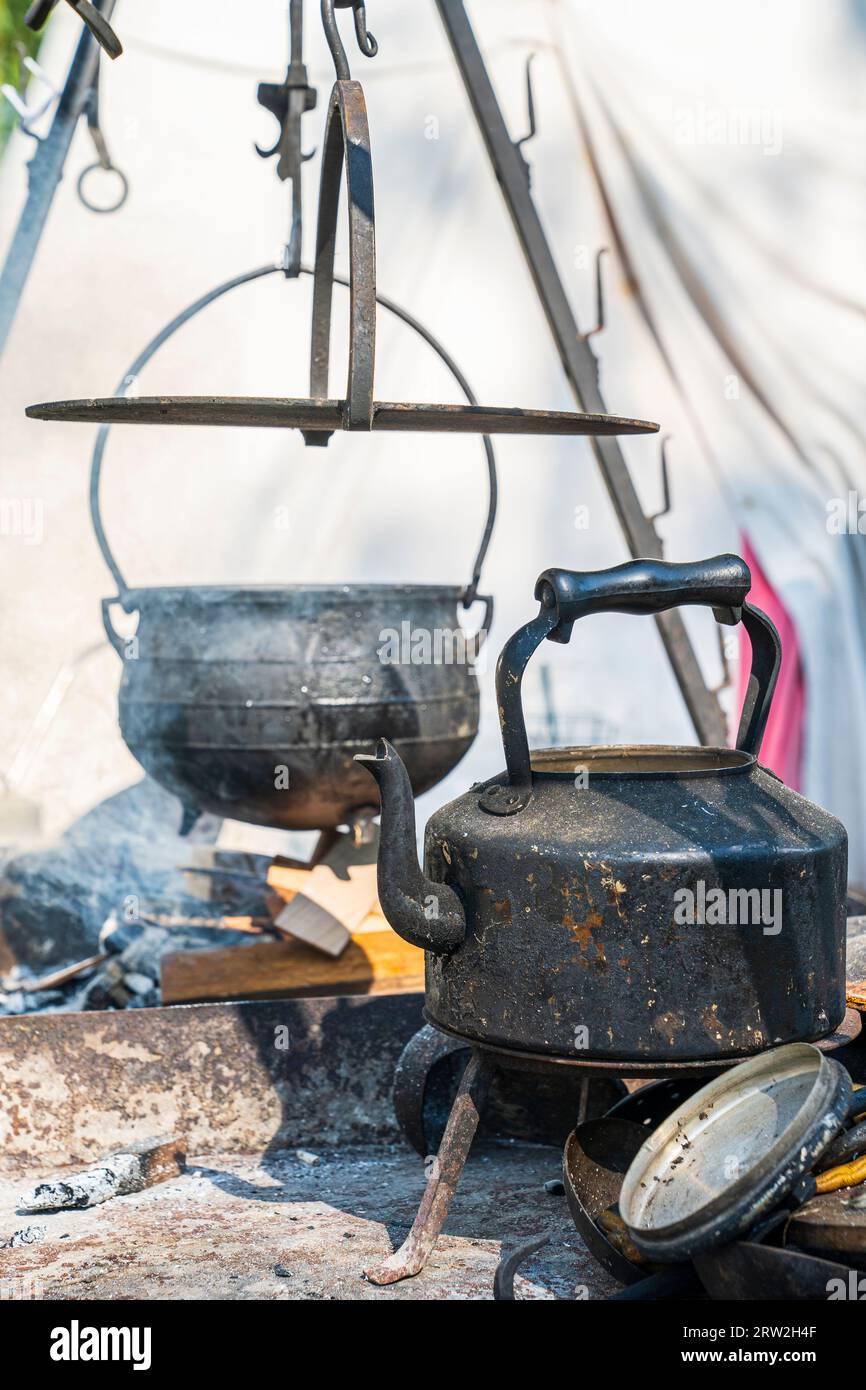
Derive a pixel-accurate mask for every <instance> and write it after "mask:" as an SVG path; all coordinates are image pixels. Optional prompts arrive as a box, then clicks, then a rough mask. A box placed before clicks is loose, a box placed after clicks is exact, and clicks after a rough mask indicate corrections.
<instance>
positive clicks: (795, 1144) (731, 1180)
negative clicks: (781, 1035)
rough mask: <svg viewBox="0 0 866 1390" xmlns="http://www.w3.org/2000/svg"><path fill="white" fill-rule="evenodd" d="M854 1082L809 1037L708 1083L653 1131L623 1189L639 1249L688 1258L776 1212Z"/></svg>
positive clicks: (830, 1134) (840, 1115) (623, 1208)
mask: <svg viewBox="0 0 866 1390" xmlns="http://www.w3.org/2000/svg"><path fill="white" fill-rule="evenodd" d="M850 1096H851V1080H850V1077H849V1076H848V1073H847V1072H846V1071H845V1069H844V1068H843V1067H841V1066H840V1065H839V1063H838V1062H836V1061H833V1059H832V1058H829V1057H826V1056H823V1055H822V1053H821V1052H819V1050H818V1048H816V1047H813V1046H812V1044H811V1043H790V1044H788V1045H787V1046H785V1047H780V1048H777V1049H776V1050H775V1051H773V1052H769V1053H764V1054H762V1055H761V1056H759V1057H753V1058H751V1059H750V1060H749V1061H747V1062H743V1063H741V1064H740V1065H739V1066H737V1067H734V1068H732V1070H730V1071H728V1072H726V1073H725V1074H724V1075H723V1076H720V1077H717V1078H716V1079H715V1080H714V1081H711V1082H709V1084H708V1085H706V1086H702V1087H701V1089H700V1090H699V1091H696V1092H695V1094H694V1095H693V1096H690V1097H689V1099H688V1100H686V1101H684V1102H683V1104H682V1105H680V1106H679V1107H678V1108H677V1109H676V1110H674V1112H673V1113H672V1114H671V1115H669V1116H668V1118H667V1119H666V1120H665V1121H664V1122H663V1123H662V1124H661V1125H660V1126H659V1127H658V1129H657V1130H655V1132H654V1133H653V1134H651V1135H650V1136H649V1138H648V1139H647V1140H646V1142H645V1143H644V1144H643V1145H642V1146H641V1149H640V1150H639V1152H638V1153H637V1155H636V1156H635V1159H634V1161H633V1162H632V1164H631V1167H630V1168H629V1170H628V1173H627V1174H626V1176H625V1180H624V1182H623V1185H622V1191H621V1193H620V1213H621V1215H622V1218H623V1221H624V1222H625V1225H626V1227H627V1229H628V1231H629V1234H630V1235H631V1237H632V1240H633V1241H634V1244H635V1246H636V1247H637V1248H638V1250H640V1251H641V1253H642V1254H644V1255H647V1256H651V1257H652V1258H654V1259H657V1260H661V1261H665V1262H668V1261H678V1260H684V1259H690V1258H692V1257H693V1256H694V1255H696V1254H700V1253H701V1252H703V1251H706V1250H710V1249H713V1248H714V1247H716V1246H719V1245H723V1244H726V1243H727V1242H728V1241H732V1240H736V1239H737V1238H738V1237H739V1236H741V1235H743V1234H744V1233H745V1232H746V1231H748V1230H749V1229H750V1228H751V1227H752V1226H753V1225H754V1223H755V1222H756V1221H757V1220H758V1219H759V1218H760V1217H762V1216H763V1215H765V1214H767V1213H768V1212H770V1211H772V1210H774V1209H775V1208H776V1207H777V1206H778V1205H779V1203H780V1202H781V1201H782V1200H783V1199H784V1198H785V1196H786V1195H787V1193H788V1192H790V1190H791V1189H792V1187H793V1186H794V1184H795V1183H796V1182H797V1180H798V1179H799V1178H800V1177H801V1176H802V1175H803V1174H804V1173H807V1172H809V1171H810V1170H811V1168H812V1167H813V1165H814V1163H815V1160H816V1158H817V1157H818V1156H819V1155H820V1154H821V1153H822V1152H823V1150H824V1149H825V1148H826V1147H827V1145H828V1144H829V1143H830V1141H831V1140H832V1139H833V1138H834V1137H835V1135H836V1134H837V1133H838V1132H839V1130H840V1129H841V1128H842V1126H843V1124H844V1120H845V1116H846V1113H847V1107H848V1104H849V1100H850Z"/></svg>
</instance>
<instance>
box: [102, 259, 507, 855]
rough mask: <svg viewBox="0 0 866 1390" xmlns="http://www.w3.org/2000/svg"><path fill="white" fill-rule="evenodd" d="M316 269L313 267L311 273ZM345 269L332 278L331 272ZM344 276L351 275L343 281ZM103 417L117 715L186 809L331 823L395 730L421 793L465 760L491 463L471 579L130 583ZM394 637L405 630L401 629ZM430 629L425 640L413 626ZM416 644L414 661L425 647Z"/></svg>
mask: <svg viewBox="0 0 866 1390" xmlns="http://www.w3.org/2000/svg"><path fill="white" fill-rule="evenodd" d="M279 270H280V267H279V266H265V267H262V268H260V269H259V270H255V271H252V272H250V273H248V274H246V275H242V276H239V277H237V278H236V279H234V280H230V281H227V282H226V283H225V284H223V285H220V286H218V287H217V288H216V289H215V290H212V291H210V292H209V293H208V294H206V295H204V296H203V297H202V298H201V299H199V300H197V301H196V303H195V304H193V305H191V306H190V307H189V308H188V309H185V310H184V311H183V313H182V314H179V315H178V317H177V318H176V319H174V320H173V321H172V322H171V323H170V324H169V325H167V327H166V328H164V329H163V330H162V331H161V332H160V333H159V334H158V335H157V336H156V337H155V338H154V339H153V340H152V341H151V342H150V343H149V344H148V346H147V347H146V348H145V349H144V351H143V352H142V353H141V355H140V356H139V357H138V358H137V359H136V361H135V362H134V363H133V364H132V366H131V367H130V368H129V371H128V372H127V373H126V374H125V375H124V378H123V383H122V385H121V387H120V389H119V391H118V393H117V394H118V395H123V394H124V393H125V392H126V391H127V390H128V389H129V385H130V383H131V382H132V381H134V380H135V379H137V377H138V375H139V373H140V372H141V369H142V368H143V367H144V365H145V364H146V363H147V362H148V361H149V360H150V358H151V357H152V356H153V354H154V352H155V351H156V350H157V348H159V347H160V346H161V345H162V343H164V342H165V341H166V339H167V338H169V337H170V336H171V335H172V334H173V333H174V332H176V330H177V329H178V328H180V327H181V325H182V324H184V323H186V322H187V320H188V319H189V318H191V317H192V316H193V315H194V314H196V313H198V312H199V311H200V310H201V309H203V308H204V307H205V306H206V305H207V304H210V303H212V302H213V300H214V299H216V298H219V297H220V296H221V295H223V294H225V293H227V292H228V291H229V290H231V289H233V288H234V287H235V286H237V285H242V284H246V283H248V282H249V281H251V280H256V279H259V278H260V277H261V276H264V275H269V274H272V273H276V272H278V271H279ZM303 273H309V272H306V271H305V272H303ZM337 278H338V279H339V277H337ZM342 283H346V282H345V281H342ZM378 299H379V302H380V303H381V304H382V305H383V306H384V307H385V308H386V309H388V310H390V312H392V313H393V314H395V315H396V316H397V317H398V318H400V319H402V320H403V322H405V323H407V324H408V325H409V327H411V328H412V329H413V330H414V331H415V332H417V333H418V334H420V335H421V336H422V337H423V338H424V339H425V341H426V342H428V343H429V344H430V345H431V346H432V347H433V348H434V350H435V351H436V352H437V353H438V354H439V356H440V357H441V358H442V360H443V361H444V363H445V365H446V366H447V367H448V368H449V370H450V371H451V373H452V375H453V376H454V377H455V379H456V380H457V382H458V384H459V385H460V387H461V389H462V390H463V392H464V394H465V395H466V397H467V399H468V400H469V401H470V402H471V403H473V402H474V397H473V395H472V392H471V390H470V388H469V386H468V384H467V383H466V380H465V378H464V377H463V376H462V374H461V373H460V371H459V369H458V367H457V366H456V364H455V363H454V362H453V360H452V359H451V358H450V357H449V356H448V354H447V353H446V352H445V350H444V349H443V348H442V347H441V346H440V344H439V343H437V341H436V340H435V339H434V338H433V337H432V335H431V334H430V333H429V332H428V331H427V330H426V329H425V328H423V326H422V325H420V324H419V323H418V322H417V320H415V319H414V318H413V317H412V316H411V315H410V314H408V313H407V312H406V311H405V310H403V309H401V308H399V307H398V306H397V305H395V304H394V303H393V302H392V301H390V300H387V299H385V298H384V297H383V296H378ZM108 431H109V426H107V425H104V426H103V427H102V428H101V429H100V431H99V435H98V438H97V443H96V449H95V452H94V456H93V465H92V471H91V486H90V504H91V516H92V519H93V526H94V530H95V532H96V538H97V541H98V543H99V546H100V549H101V551H102V554H103V557H104V559H105V561H106V564H107V565H108V567H109V569H110V570H111V573H112V574H113V575H114V578H115V580H116V582H117V587H118V592H117V597H116V598H113V599H105V600H104V601H103V604H102V613H103V621H104V623H105V629H106V632H107V634H108V637H109V640H110V641H111V643H112V645H113V646H114V647H115V649H116V650H117V652H118V653H119V655H120V656H121V658H122V659H123V677H122V680H121V686H120V697H119V706H120V727H121V732H122V734H123V737H124V740H125V742H126V744H127V745H128V747H129V749H130V751H131V752H132V753H133V754H134V756H135V757H136V758H137V759H138V761H139V762H140V763H141V765H142V767H144V768H145V770H146V771H147V772H149V773H150V774H151V776H153V777H154V778H155V779H156V780H157V781H158V782H160V783H161V784H162V785H163V786H164V787H167V788H168V789H169V790H170V791H172V792H174V793H175V794H176V795H177V796H178V797H179V798H180V799H181V801H182V803H183V804H184V807H185V811H186V816H185V820H186V823H187V824H188V823H189V822H190V821H191V820H192V819H194V817H195V815H196V814H197V813H198V812H199V811H202V810H205V811H212V812H215V813H216V814H218V815H223V816H231V817H232V818H234V819H238V820H247V821H253V822H255V823H257V824H260V825H270V826H278V827H281V828H284V829H314V828H317V829H327V828H330V827H333V826H336V825H339V824H341V823H342V822H344V821H345V820H346V819H347V818H348V817H350V816H351V814H352V812H353V811H355V810H357V809H360V808H364V807H369V806H370V803H371V802H372V803H373V805H375V803H376V800H377V798H376V795H375V789H374V788H373V786H372V783H371V782H370V779H369V778H368V777H367V776H366V774H365V773H364V771H363V770H362V769H361V768H360V767H359V766H358V765H357V764H356V763H355V762H354V760H353V755H354V754H355V753H356V752H357V751H358V750H359V749H361V748H364V747H369V746H370V744H371V743H373V742H375V739H376V738H377V737H378V736H379V735H380V734H381V733H382V731H383V730H384V731H386V732H387V734H388V737H389V738H390V739H392V740H393V742H394V744H395V745H396V747H398V748H399V749H400V752H401V755H402V756H403V758H404V760H405V763H406V766H407V769H408V771H409V777H410V780H411V784H412V788H413V791H414V792H415V794H420V793H421V792H424V791H426V790H427V789H428V788H429V787H432V786H434V785H435V784H436V783H437V782H438V781H440V779H441V778H443V777H444V776H445V775H446V773H448V772H450V770H451V769H452V768H453V767H454V765H455V764H456V763H458V762H459V761H460V759H461V758H462V757H463V755H464V753H465V752H466V750H467V749H468V748H469V746H470V744H471V743H472V740H473V739H474V738H475V735H476V733H477V731H478V709H479V700H478V687H477V680H476V675H475V670H474V667H473V659H474V656H475V655H476V654H477V649H478V646H479V645H480V641H481V640H483V637H484V635H485V633H486V630H487V628H488V627H489V624H490V619H491V614H492V608H493V601H492V599H491V598H489V597H486V598H482V599H480V601H481V602H483V603H484V604H485V612H484V617H483V620H482V625H481V629H480V633H479V639H478V640H477V641H476V640H474V639H473V638H471V637H469V636H468V635H467V636H464V635H463V633H462V629H461V627H460V621H459V616H458V613H459V610H460V609H461V608H463V609H466V608H468V607H470V606H471V605H472V604H473V603H474V602H475V601H476V600H478V599H479V595H478V585H479V582H480V574H481V566H482V563H483V560H484V557H485V554H486V551H487V547H488V545H489V542H490V536H491V532H492V528H493V522H494V518H495V513H496V469H495V462H494V457H493V449H492V445H491V443H490V440H489V438H487V437H486V436H484V438H483V443H484V448H485V453H486V459H487V469H488V478H489V483H490V500H489V508H488V515H487V522H486V525H485V529H484V534H483V537H482V541H481V546H480V548H479V552H478V555H477V557H476V560H475V564H474V566H473V572H472V579H471V581H470V583H469V584H468V585H467V586H466V588H465V589H461V588H459V587H457V586H450V585H440V584H340V585H301V584H295V585H284V586H280V587H267V586H259V585H246V586H239V587H224V586H210V587H166V588H147V589H140V588H137V589H131V588H129V587H128V586H127V584H126V581H125V579H124V577H123V575H122V573H121V571H120V569H119V567H118V565H117V562H116V560H115V558H114V555H113V554H112V551H111V548H110V546H109V544H108V539H107V537H106V534H105V530H104V528H103V525H102V518H101V515H100V510H99V484H100V476H101V470H102V459H103V455H104V452H105V445H106V440H107V436H108ZM115 604H119V605H120V607H121V608H122V609H123V610H124V611H125V612H127V613H138V615H139V621H138V629H137V632H136V634H135V637H134V638H133V639H129V638H124V637H122V636H121V635H119V634H118V633H117V631H116V630H115V628H114V626H113V623H112V620H111V608H112V606H113V605H115ZM392 634H396V636H392ZM416 634H422V635H423V634H426V635H427V638H429V653H428V652H427V651H426V649H425V648H424V646H423V642H424V640H425V639H424V637H423V636H422V639H421V645H420V646H418V647H416V648H413V646H412V638H413V635H416ZM419 652H420V655H421V659H420V660H419V659H417V656H418V653H419Z"/></svg>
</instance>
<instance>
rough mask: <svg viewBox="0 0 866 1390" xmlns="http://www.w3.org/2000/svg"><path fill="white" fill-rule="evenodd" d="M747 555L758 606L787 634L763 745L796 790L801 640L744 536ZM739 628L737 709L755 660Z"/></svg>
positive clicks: (799, 782) (768, 763)
mask: <svg viewBox="0 0 866 1390" xmlns="http://www.w3.org/2000/svg"><path fill="white" fill-rule="evenodd" d="M742 554H743V559H744V560H745V561H746V564H747V565H748V566H749V569H750V570H751V572H752V590H751V593H750V594H749V599H750V601H751V602H752V603H754V605H755V607H756V608H761V609H762V610H763V611H764V612H765V613H766V614H767V616H768V617H769V618H771V619H772V621H773V622H774V623H775V625H776V627H777V628H778V630H779V636H780V637H781V639H782V668H781V670H780V672H779V680H778V683H777V685H776V693H775V695H774V697H773V706H772V709H771V710H770V718H769V720H768V721H767V729H766V733H765V734H764V741H763V743H762V744H761V754H760V758H761V762H762V763H763V764H764V766H765V767H769V768H770V769H771V770H772V771H773V772H775V774H776V776H777V777H781V779H782V781H783V782H787V784H788V786H789V787H793V788H794V790H795V791H802V790H803V726H804V722H805V717H806V682H805V678H804V676H803V664H802V661H801V660H800V644H799V642H798V640H797V631H796V628H795V627H794V624H793V622H792V621H791V618H790V616H789V614H788V610H787V609H786V608H785V607H784V605H783V604H782V601H781V599H780V598H779V596H778V594H777V593H776V591H775V589H774V588H773V587H772V585H771V584H770V581H769V580H768V579H767V576H766V575H765V574H764V571H763V570H762V569H761V566H760V565H759V563H758V557H757V556H756V554H755V552H754V550H753V549H752V547H751V546H750V544H749V541H748V538H747V537H746V536H745V535H744V536H743V537H742ZM739 633H740V674H739V681H738V691H737V697H738V698H737V709H738V710H740V709H742V707H743V700H744V698H745V694H746V679H747V676H748V672H749V664H750V662H751V660H752V644H751V642H750V641H749V638H748V634H747V633H746V630H745V628H744V627H742V626H741V627H740V628H739Z"/></svg>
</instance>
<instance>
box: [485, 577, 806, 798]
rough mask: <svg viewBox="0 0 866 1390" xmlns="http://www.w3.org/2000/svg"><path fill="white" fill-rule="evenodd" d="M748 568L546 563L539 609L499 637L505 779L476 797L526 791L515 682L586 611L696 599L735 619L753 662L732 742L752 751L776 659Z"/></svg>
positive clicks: (528, 777)
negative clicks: (750, 598)
mask: <svg viewBox="0 0 866 1390" xmlns="http://www.w3.org/2000/svg"><path fill="white" fill-rule="evenodd" d="M751 584H752V576H751V574H750V572H749V567H748V565H747V564H746V562H745V560H742V559H741V558H740V557H739V556H738V555H716V556H713V558H712V559H709V560H697V561H694V562H691V563H688V564H671V563H670V562H668V561H665V560H629V561H627V562H626V563H625V564H623V565H615V566H614V567H613V568H612V569H606V570H589V571H578V570H564V569H549V570H545V571H544V572H543V573H542V574H541V575H539V577H538V581H537V583H536V585H535V597H536V598H537V599H539V600H540V603H541V607H540V609H539V612H538V615H537V616H536V617H535V618H533V619H532V620H531V621H530V622H528V623H526V624H525V625H524V626H523V627H521V628H518V630H517V632H515V633H514V634H513V636H511V637H510V638H509V639H508V641H507V642H506V644H505V646H504V647H503V649H502V652H501V653H500V656H499V660H498V662H497V665H496V698H497V704H498V707H499V722H500V726H501V729H502V744H503V747H504V749H505V763H506V767H507V768H508V785H507V786H491V787H488V788H486V789H485V791H484V792H483V794H482V796H481V798H480V804H481V806H482V808H483V809H484V810H485V811H490V812H491V813H492V814H494V815H513V814H514V813H515V812H516V811H520V810H522V808H523V807H524V806H525V805H526V804H527V802H528V801H529V799H530V797H531V795H532V768H531V763H530V753H529V741H528V739H527V736H526V722H525V720H524V717H523V702H522V698H521V686H522V682H523V673H524V671H525V669H526V664H527V662H528V661H529V658H530V657H531V656H532V654H533V652H534V651H535V650H536V648H537V647H539V646H540V645H541V643H542V642H543V641H544V640H545V638H547V639H548V640H550V641H551V642H568V641H569V639H570V638H571V631H572V627H573V625H574V622H575V620H576V619H577V618H584V617H586V616H587V615H588V614H590V613H611V612H615V613H650V614H655V613H662V612H664V611H665V610H666V609H669V608H680V607H683V606H685V605H687V604H701V605H704V606H706V607H709V608H712V610H713V613H714V615H715V617H716V621H717V622H720V623H725V624H734V623H738V622H742V624H743V626H744V627H745V629H746V631H747V632H748V634H749V639H750V641H751V644H752V668H751V672H750V675H749V682H748V686H747V689H746V698H745V701H744V703H743V711H742V714H741V716H740V727H739V730H738V732H737V748H738V749H740V750H741V751H742V752H744V753H750V754H752V755H753V756H755V757H757V755H758V752H759V751H760V747H761V740H762V738H763V735H764V729H765V727H766V723H767V716H768V715H769V713H770V704H771V701H772V698H773V691H774V689H775V686H776V680H777V677H778V674H779V666H780V664H781V660H782V647H781V643H780V641H779V634H778V632H777V631H776V629H775V627H774V626H773V624H772V623H771V622H770V619H769V618H768V617H767V615H766V614H765V613H762V612H761V610H760V609H759V608H755V607H753V606H752V604H750V603H747V602H746V595H747V594H748V592H749V589H750V588H751Z"/></svg>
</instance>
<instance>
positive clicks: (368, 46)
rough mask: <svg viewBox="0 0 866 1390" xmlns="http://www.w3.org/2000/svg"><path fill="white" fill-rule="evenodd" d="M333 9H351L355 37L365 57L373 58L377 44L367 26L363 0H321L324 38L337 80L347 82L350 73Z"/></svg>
mask: <svg viewBox="0 0 866 1390" xmlns="http://www.w3.org/2000/svg"><path fill="white" fill-rule="evenodd" d="M335 9H338V10H348V9H351V10H352V14H353V17H354V20H355V37H356V38H357V40H358V47H359V48H360V50H361V52H362V53H363V54H364V57H365V58H375V56H376V54H377V53H378V52H379V45H378V43H377V42H376V40H375V39H374V37H373V35H372V34H371V33H370V31H369V30H368V28H367V11H366V8H365V5H364V0H322V24H323V25H324V28H325V38H326V39H327V40H328V47H329V48H330V50H331V57H332V58H333V60H334V67H335V69H336V72H337V80H338V81H341V82H349V81H351V77H352V74H351V72H350V71H349V60H348V58H347V57H346V50H345V48H344V47H343V40H342V39H341V38H340V31H339V29H338V27H337V17H336V15H335V14H334V10H335Z"/></svg>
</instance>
